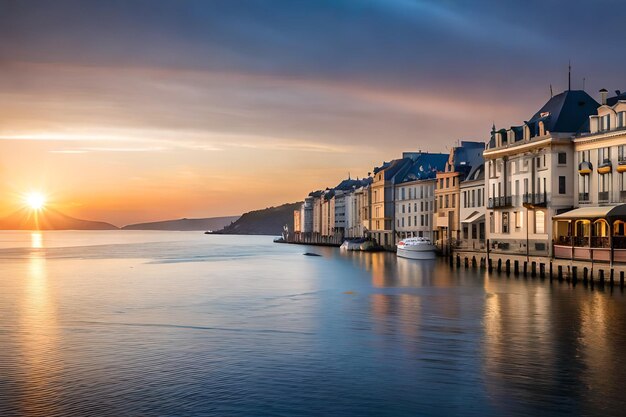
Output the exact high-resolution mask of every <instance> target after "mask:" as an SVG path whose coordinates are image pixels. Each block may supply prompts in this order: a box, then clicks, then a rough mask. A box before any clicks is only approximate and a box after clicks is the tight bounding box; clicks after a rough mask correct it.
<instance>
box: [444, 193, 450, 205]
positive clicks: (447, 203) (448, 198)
mask: <svg viewBox="0 0 626 417" xmlns="http://www.w3.org/2000/svg"><path fill="white" fill-rule="evenodd" d="M445 207H446V208H448V207H450V196H449V195H448V194H446V205H445Z"/></svg>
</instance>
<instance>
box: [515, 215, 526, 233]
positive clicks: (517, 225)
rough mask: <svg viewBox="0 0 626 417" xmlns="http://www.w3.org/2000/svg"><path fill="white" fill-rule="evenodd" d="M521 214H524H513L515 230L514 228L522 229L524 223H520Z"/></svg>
mask: <svg viewBox="0 0 626 417" xmlns="http://www.w3.org/2000/svg"><path fill="white" fill-rule="evenodd" d="M523 214H524V213H523V212H521V211H516V212H515V228H516V229H521V228H522V225H523V224H524V223H523V222H522V215H523Z"/></svg>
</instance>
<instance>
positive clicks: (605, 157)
mask: <svg viewBox="0 0 626 417" xmlns="http://www.w3.org/2000/svg"><path fill="white" fill-rule="evenodd" d="M610 160H611V148H600V149H598V166H601V165H602V164H603V163H604V162H608V161H610Z"/></svg>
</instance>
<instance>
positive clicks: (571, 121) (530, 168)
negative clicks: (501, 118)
mask: <svg viewBox="0 0 626 417" xmlns="http://www.w3.org/2000/svg"><path fill="white" fill-rule="evenodd" d="M598 106H599V104H598V103H597V102H596V101H595V100H594V99H593V98H591V97H590V96H589V95H588V94H587V93H585V92H584V91H580V90H567V91H565V92H563V93H560V94H558V95H556V96H553V97H551V98H550V99H549V100H548V102H547V103H546V104H545V105H543V106H542V107H541V108H540V109H539V111H537V112H536V113H535V114H534V115H532V116H531V117H530V118H529V119H528V121H527V122H524V123H523V124H522V125H520V126H512V127H510V128H508V129H500V130H498V131H496V130H495V127H494V128H493V129H492V135H491V139H490V141H489V144H488V147H487V149H486V150H485V152H484V154H483V156H484V158H485V170H486V172H485V176H486V180H485V184H486V192H487V195H488V199H487V210H486V218H487V238H488V239H489V244H490V248H489V249H490V250H491V251H492V252H495V253H501V254H519V255H525V256H527V257H528V256H550V255H551V244H550V243H551V242H552V237H553V233H552V227H551V224H552V217H553V216H554V215H556V214H558V213H561V212H563V211H567V210H569V209H571V208H572V207H573V205H574V203H575V201H574V189H575V185H574V182H575V181H572V173H573V172H574V160H575V158H574V146H573V143H572V138H573V136H574V135H576V134H580V133H582V132H588V131H589V117H590V116H592V115H595V114H596V109H597V108H598Z"/></svg>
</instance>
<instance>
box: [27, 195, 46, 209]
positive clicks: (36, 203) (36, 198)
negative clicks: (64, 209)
mask: <svg viewBox="0 0 626 417" xmlns="http://www.w3.org/2000/svg"><path fill="white" fill-rule="evenodd" d="M25 200H26V204H27V205H28V207H30V208H31V209H33V210H41V209H42V208H44V206H45V205H46V197H45V196H44V195H43V194H41V193H38V192H32V193H28V194H27V195H26V198H25Z"/></svg>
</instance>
